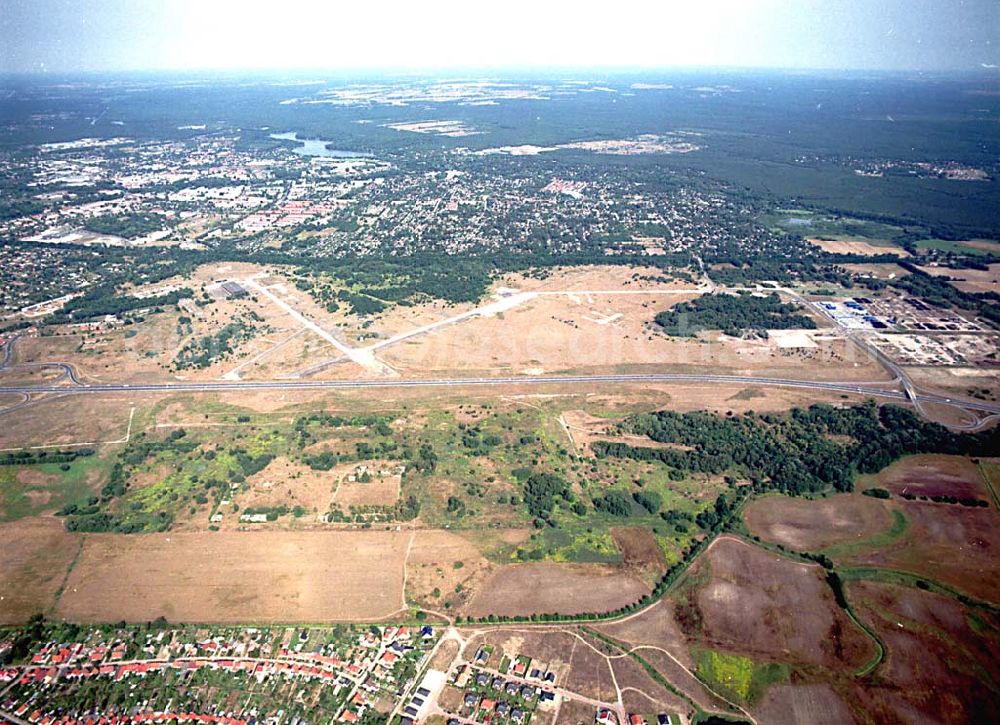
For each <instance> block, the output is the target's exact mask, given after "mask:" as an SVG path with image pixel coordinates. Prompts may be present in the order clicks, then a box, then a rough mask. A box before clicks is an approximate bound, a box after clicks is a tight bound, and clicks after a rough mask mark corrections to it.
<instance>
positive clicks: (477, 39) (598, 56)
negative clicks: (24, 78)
mask: <svg viewBox="0 0 1000 725" xmlns="http://www.w3.org/2000/svg"><path fill="white" fill-rule="evenodd" d="M997 64H1000V0H685V1H683V2H678V1H677V0H644V1H639V0H610V1H609V0H605V1H603V2H588V1H587V0H575V1H574V2H562V1H555V2H547V1H546V0H500V1H499V2H491V1H490V0H461V1H459V0H422V1H421V0H414V1H413V2H379V0H368V1H367V2H365V1H361V2H358V0H352V1H349V2H341V1H340V0H318V1H313V2H307V1H306V0H268V1H267V2H262V1H258V0H0V70H3V71H50V72H59V71H72V70H145V69H204V68H226V69H241V68H261V69H262V68H274V69H297V68H309V69H313V68H325V69H352V68H364V69H371V68H400V67H407V68H418V69H419V68H442V67H452V68H463V67H498V66H499V67H525V66H581V65H586V66H757V67H783V68H870V69H877V68H881V69H929V70H937V69H973V68H979V67H982V66H983V65H987V66H991V65H997Z"/></svg>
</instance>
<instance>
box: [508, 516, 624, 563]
mask: <svg viewBox="0 0 1000 725" xmlns="http://www.w3.org/2000/svg"><path fill="white" fill-rule="evenodd" d="M511 558H512V559H513V560H515V561H543V560H547V561H559V562H572V563H578V564H619V563H621V561H622V555H621V552H620V551H619V550H618V546H617V545H616V544H615V540H614V538H613V537H612V536H611V533H610V531H609V530H608V529H607V528H605V527H601V526H597V527H595V526H589V525H587V522H584V521H570V522H567V523H566V524H563V525H560V526H557V527H554V526H548V527H546V528H544V529H542V530H540V531H536V532H534V533H532V534H531V536H530V537H529V538H528V540H527V541H526V542H525V543H524V544H522V545H521V546H519V547H517V549H515V550H514V551H513V552H511Z"/></svg>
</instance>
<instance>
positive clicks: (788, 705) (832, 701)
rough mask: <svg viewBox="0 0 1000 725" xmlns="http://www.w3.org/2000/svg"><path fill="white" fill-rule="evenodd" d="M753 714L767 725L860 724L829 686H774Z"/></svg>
mask: <svg viewBox="0 0 1000 725" xmlns="http://www.w3.org/2000/svg"><path fill="white" fill-rule="evenodd" d="M755 714H756V715H757V717H758V718H760V721H761V722H762V723H770V724H771V725H799V723H854V722H860V721H859V720H858V719H857V718H856V717H855V716H854V714H853V713H852V712H851V708H850V707H848V706H847V703H845V702H844V701H843V700H842V699H841V698H840V697H839V696H838V695H837V693H836V692H834V691H833V689H832V688H831V687H830V686H829V685H775V686H774V687H771V688H769V689H768V690H767V693H766V694H765V695H764V698H763V700H761V703H760V705H759V706H758V707H757V711H756V713H755Z"/></svg>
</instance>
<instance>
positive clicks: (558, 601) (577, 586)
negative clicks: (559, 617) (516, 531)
mask: <svg viewBox="0 0 1000 725" xmlns="http://www.w3.org/2000/svg"><path fill="white" fill-rule="evenodd" d="M648 592H649V588H648V587H647V586H646V585H645V584H643V583H642V582H641V581H640V580H639V579H637V578H635V577H634V576H632V575H630V574H626V573H623V572H622V571H621V570H620V569H618V568H615V567H608V566H603V565H599V564H553V563H548V562H543V563H537V564H511V565H509V566H505V567H503V568H502V569H500V570H499V571H498V572H497V573H496V574H494V575H493V576H491V577H490V578H489V579H487V580H486V582H484V584H483V585H482V588H481V589H480V590H479V592H477V594H476V596H475V597H474V598H473V599H472V602H471V603H470V604H469V606H468V609H467V612H466V613H467V614H469V615H470V616H473V617H483V616H486V615H489V614H497V615H508V616H513V615H521V616H524V615H530V614H545V613H559V614H581V613H584V612H593V611H608V610H611V609H616V608H617V607H620V606H622V605H624V604H629V603H631V602H634V601H635V600H637V599H639V598H640V597H641V596H643V595H644V594H646V593H648Z"/></svg>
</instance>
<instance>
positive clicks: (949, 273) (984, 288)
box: [920, 245, 1000, 293]
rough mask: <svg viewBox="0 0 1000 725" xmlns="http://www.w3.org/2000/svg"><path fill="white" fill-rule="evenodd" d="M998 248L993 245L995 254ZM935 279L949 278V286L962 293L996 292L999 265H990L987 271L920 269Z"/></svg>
mask: <svg viewBox="0 0 1000 725" xmlns="http://www.w3.org/2000/svg"><path fill="white" fill-rule="evenodd" d="M998 249H1000V246H998V245H994V246H993V248H992V250H991V251H994V252H996V251H997V250H998ZM920 269H921V270H922V271H924V272H926V273H927V274H930V275H933V276H935V277H942V276H944V277H950V278H951V279H952V282H951V284H952V285H953V286H955V287H957V288H958V289H960V290H962V291H963V292H972V293H979V292H996V291H997V290H998V289H1000V264H991V265H989V269H948V268H947V267H920Z"/></svg>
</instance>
